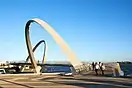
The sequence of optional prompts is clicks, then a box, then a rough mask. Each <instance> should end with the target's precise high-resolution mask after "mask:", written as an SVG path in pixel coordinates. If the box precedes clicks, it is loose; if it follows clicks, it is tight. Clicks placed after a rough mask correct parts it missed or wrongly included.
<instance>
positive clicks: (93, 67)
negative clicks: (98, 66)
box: [92, 62, 95, 71]
mask: <svg viewBox="0 0 132 88" xmlns="http://www.w3.org/2000/svg"><path fill="white" fill-rule="evenodd" d="M94 69H95V64H94V62H92V70H93V71H94Z"/></svg>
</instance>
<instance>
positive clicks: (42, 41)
mask: <svg viewBox="0 0 132 88" xmlns="http://www.w3.org/2000/svg"><path fill="white" fill-rule="evenodd" d="M42 43H43V44H44V53H43V58H42V64H44V61H45V60H44V59H45V52H46V42H45V40H41V41H39V42H38V43H37V44H36V45H35V46H34V48H33V50H32V51H33V52H34V51H35V50H36V49H37V48H38V46H39V45H40V44H42ZM28 61H29V56H28V57H27V58H26V63H27V62H28ZM24 68H25V65H23V66H22V67H21V70H20V72H23V70H24Z"/></svg>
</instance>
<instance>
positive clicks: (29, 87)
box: [0, 79, 34, 88]
mask: <svg viewBox="0 0 132 88" xmlns="http://www.w3.org/2000/svg"><path fill="white" fill-rule="evenodd" d="M0 80H1V81H4V82H8V83H12V84H16V85H19V86H23V87H27V88H34V87H31V86H28V85H24V84H20V83H16V82H12V81H8V80H5V79H0ZM0 88H1V87H0Z"/></svg>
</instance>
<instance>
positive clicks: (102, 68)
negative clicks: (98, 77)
mask: <svg viewBox="0 0 132 88" xmlns="http://www.w3.org/2000/svg"><path fill="white" fill-rule="evenodd" d="M100 70H101V72H102V75H104V70H105V65H104V64H103V63H102V64H101V67H100Z"/></svg>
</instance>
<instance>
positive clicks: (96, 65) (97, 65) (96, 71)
mask: <svg viewBox="0 0 132 88" xmlns="http://www.w3.org/2000/svg"><path fill="white" fill-rule="evenodd" d="M98 70H99V64H98V63H97V62H96V63H95V73H96V75H98Z"/></svg>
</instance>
